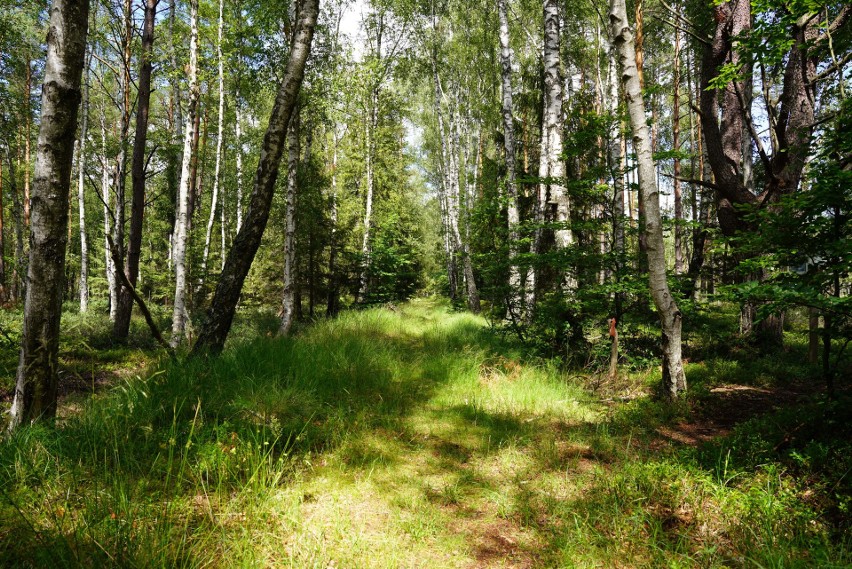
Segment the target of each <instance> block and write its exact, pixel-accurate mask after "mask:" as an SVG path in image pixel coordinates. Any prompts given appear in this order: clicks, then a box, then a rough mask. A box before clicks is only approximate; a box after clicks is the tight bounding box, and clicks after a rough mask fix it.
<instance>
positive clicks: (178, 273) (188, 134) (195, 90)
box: [170, 0, 201, 348]
mask: <svg viewBox="0 0 852 569" xmlns="http://www.w3.org/2000/svg"><path fill="white" fill-rule="evenodd" d="M189 6H190V16H189V22H190V30H191V32H190V38H189V66H188V71H189V104H188V108H187V112H186V123H185V125H184V136H183V163H182V165H181V173H180V189H179V190H178V213H177V220H176V222H175V237H174V263H175V299H174V307H173V310H172V338H171V342H170V343H171V346H172V348H176V347H177V346H178V345H180V343H181V341H182V339H183V336H184V334H185V332H186V322H187V310H186V292H187V291H186V289H187V287H186V273H187V270H186V248H187V242H188V241H189V223H190V211H189V208H190V198H191V196H190V181H191V178H192V177H193V174H192V146H193V145H192V142H193V140H194V139H196V138H197V136H196V131H197V121H196V120H195V118H196V114H197V112H198V100H199V98H200V97H201V89H200V86H199V83H198V0H190V2H189Z"/></svg>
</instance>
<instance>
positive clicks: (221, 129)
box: [199, 0, 225, 287]
mask: <svg viewBox="0 0 852 569" xmlns="http://www.w3.org/2000/svg"><path fill="white" fill-rule="evenodd" d="M224 21H225V20H224V0H219V30H218V35H217V41H216V56H217V58H218V60H219V116H218V126H217V135H216V169H215V171H214V173H213V196H212V197H211V202H210V217H208V218H207V231H206V233H205V235H204V254H203V255H202V257H201V275H200V277H199V283H200V287H203V286H204V279H205V277H206V273H207V258H208V256H209V255H210V240H211V238H212V235H213V222H214V221H215V220H216V208H217V207H219V203H218V202H219V179H220V177H221V171H222V139H223V138H224V133H225V64H224V60H223V58H222V32H223V28H224ZM223 211H224V208H223ZM222 254H223V255H224V254H225V252H224V249H223V250H222Z"/></svg>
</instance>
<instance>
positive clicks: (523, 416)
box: [0, 300, 849, 568]
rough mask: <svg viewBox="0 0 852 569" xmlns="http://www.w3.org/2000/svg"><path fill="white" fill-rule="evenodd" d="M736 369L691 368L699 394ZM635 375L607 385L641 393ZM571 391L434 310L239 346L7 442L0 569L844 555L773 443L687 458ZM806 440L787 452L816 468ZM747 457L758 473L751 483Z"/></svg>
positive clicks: (549, 372)
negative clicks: (16, 568)
mask: <svg viewBox="0 0 852 569" xmlns="http://www.w3.org/2000/svg"><path fill="white" fill-rule="evenodd" d="M741 365H745V364H741V363H727V364H726V363H724V362H723V361H721V360H718V361H717V360H712V362H711V364H710V365H704V364H698V363H692V364H690V365H689V370H688V372H689V374H690V377H691V379H692V381H694V382H695V383H696V384H698V385H699V386H705V387H699V389H698V390H697V392H698V393H699V394H701V396H702V397H703V396H705V395H709V394H710V389H711V387H712V386H715V385H717V384H718V383H719V382H725V381H729V378H732V377H733V378H736V377H738V376H737V374H738V373H739V372H738V369H739V368H738V366H741ZM749 365H750V366H751V368H750V369H753V370H757V372H756V374H755V376H756V377H759V376H760V374H762V373H769V371H768V370H771V369H772V366H773V364H771V363H769V362H763V363H761V362H753V363H751V364H749ZM654 374H655V372H654V371H649V372H643V373H637V374H633V375H631V376H626V377H623V378H620V379H619V382H620V383H619V384H618V385H612V386H608V387H607V389H612V393H631V394H632V393H637V392H639V393H642V392H645V391H647V385H648V382H649V381H652V380H653V377H654ZM582 379H583V378H582V377H581V376H577V375H570V374H568V373H566V371H565V370H564V369H562V368H561V367H560V365H558V363H556V362H552V361H545V360H541V359H539V358H536V357H533V356H530V355H528V354H526V353H525V351H524V350H523V348H522V347H521V346H519V345H518V344H515V343H513V342H512V341H511V340H510V339H507V338H505V337H501V336H499V335H497V334H494V333H493V332H492V331H491V330H489V329H488V327H487V326H486V323H485V321H484V320H483V319H481V318H479V317H476V316H472V315H470V314H460V313H454V312H451V311H450V310H449V309H448V307H446V306H444V305H441V304H439V303H437V302H436V301H433V300H418V301H415V302H411V303H408V304H405V305H401V306H399V307H396V308H395V309H394V310H389V309H372V310H365V311H362V312H348V313H345V314H342V315H341V317H340V318H338V319H336V320H330V321H321V322H318V323H317V324H315V325H314V326H312V327H309V328H306V329H304V330H303V331H302V332H301V333H300V334H299V335H297V336H296V337H294V338H274V337H265V336H263V337H260V338H257V339H255V340H253V341H251V342H249V341H237V342H234V343H233V344H232V347H230V348H229V349H228V350H227V351H226V352H225V353H224V354H223V355H222V357H220V358H218V359H214V360H191V361H184V362H180V363H179V364H176V365H165V366H164V367H162V368H161V369H159V370H157V371H156V372H154V373H152V374H150V376H149V377H148V378H147V379H140V380H130V379H128V380H125V381H124V382H123V383H121V384H119V385H118V386H116V387H115V388H114V389H113V390H112V391H111V392H110V393H109V394H108V395H104V396H101V397H99V398H97V399H96V400H92V401H91V402H90V403H89V404H88V405H87V406H86V407H85V409H83V410H81V411H80V412H78V413H76V414H74V415H73V416H71V417H69V418H68V419H67V420H66V421H64V422H63V424H61V425H60V426H59V428H57V429H55V430H51V429H44V428H34V429H25V430H23V431H21V432H20V433H18V434H16V436H15V437H13V438H11V439H10V440H8V441H6V442H4V443H3V444H2V446H0V488H3V494H2V500H0V538H3V540H2V545H0V564H9V563H10V562H11V561H13V560H15V559H20V558H24V557H26V558H28V559H31V560H32V565H34V566H44V567H48V566H50V567H52V566H63V565H64V566H116V567H123V566H133V565H135V566H184V567H201V566H223V567H224V566H228V567H230V566H251V567H257V566H272V567H388V568H390V567H560V566H561V567H567V566H577V567H584V566H588V567H600V566H648V567H652V566H654V567H655V566H721V565H743V564H751V563H761V564H767V563H768V564H770V565H773V564H774V565H778V563H781V564H784V560H792V561H793V562H794V563H800V564H807V562H808V561H817V560H819V561H820V562H825V563H828V562H834V561H835V560H840V561H848V560H849V559H848V553H843V551H842V550H839V549H836V548H834V546H832V545H831V543H830V542H829V541H828V539H827V537H826V536H827V535H828V533H827V531H828V530H827V529H826V527H827V526H826V525H825V524H824V523H823V522H822V521H821V520H819V518H818V516H817V515H816V513H815V510H814V509H813V508H810V507H802V506H801V505H800V504H798V502H797V500H799V499H800V497H801V496H802V491H803V488H804V486H803V485H802V484H800V483H799V482H797V481H796V480H792V479H791V478H790V477H789V476H786V475H785V473H784V471H783V469H779V468H776V469H775V470H773V469H772V468H769V466H772V463H771V461H772V458H771V456H770V455H769V454H767V453H768V450H767V448H768V449H769V450H771V447H767V446H766V445H765V444H762V443H761V445H758V444H757V443H755V442H752V440H751V439H743V440H742V441H741V442H736V443H734V442H732V443H731V444H732V445H734V444H736V445H738V446H737V447H736V449H735V450H736V451H737V452H731V449H730V448H728V447H724V446H722V447H719V448H715V447H714V448H713V449H710V450H702V449H704V447H701V449H698V450H696V449H693V448H691V447H690V446H688V445H686V446H684V445H683V444H680V443H677V441H674V442H673V441H671V440H669V439H667V438H666V437H665V436H663V435H661V432H668V431H664V430H665V429H669V430H674V429H676V428H678V425H679V424H680V422H682V421H684V420H686V418H687V417H688V416H689V415H690V413H693V411H692V410H691V408H690V407H689V404H688V403H683V404H681V405H675V406H670V405H666V404H663V403H661V402H659V401H655V400H653V399H650V398H648V397H644V396H643V397H638V398H634V397H633V396H631V398H629V400H626V401H622V400H620V399H619V398H618V397H615V396H610V395H609V393H610V392H604V396H603V397H601V396H599V395H597V394H595V393H592V392H591V391H589V390H588V389H587V388H586V387H585V386H584V385H581V384H580V383H579V381H580V380H582ZM589 383H590V384H592V383H593V381H592V380H589ZM732 440H734V441H737V440H739V439H732ZM749 445H750V446H749ZM819 450H820V449H818V448H817V449H812V450H811V451H810V454H803V455H801V456H802V457H803V458H801V461H803V463H804V461H810V462H808V463H807V464H809V465H812V464H817V461H818V460H827V458H824V457H823V455H820V454H819V453H818V451H819ZM827 452H828V451H826V453H827ZM714 453H715V454H714ZM738 453H739V454H738ZM760 453H763V454H760ZM826 453H823V454H825V456H826V457H827V456H828V454H826ZM741 455H742V456H741ZM749 457H751V458H749ZM820 457H823V458H820ZM747 459H749V460H762V461H763V462H760V463H759V464H760V465H763V466H758V467H757V470H756V471H755V470H754V468H752V472H751V473H748V471H747V470H746V468H747V467H746V466H744V465H746V464H747V463H746V462H745V461H746V460H747ZM766 465H769V466H766ZM752 467H753V464H752ZM815 520H819V521H815ZM12 534H14V535H16V536H20V537H19V538H18V539H16V540H14V541H12V540H10V539H8V538H9V536H10V535H12ZM43 544H50V545H51V546H52V547H51V549H45V548H44V547H43ZM844 555H845V556H846V557H844Z"/></svg>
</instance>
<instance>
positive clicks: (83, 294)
mask: <svg viewBox="0 0 852 569" xmlns="http://www.w3.org/2000/svg"><path fill="white" fill-rule="evenodd" d="M91 60H92V56H91V53H90V54H89V57H88V58H87V61H86V63H85V64H84V65H85V78H84V80H83V109H82V113H83V116H82V118H81V123H82V124H81V125H80V153H79V157H78V159H77V167H78V171H77V209H78V215H79V218H80V312H87V311H88V310H89V242H88V238H87V237H86V192H85V189H86V186H85V180H86V142H87V138H88V136H89V65H90V63H91Z"/></svg>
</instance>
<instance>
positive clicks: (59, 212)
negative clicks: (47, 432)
mask: <svg viewBox="0 0 852 569" xmlns="http://www.w3.org/2000/svg"><path fill="white" fill-rule="evenodd" d="M88 15H89V4H88V2H87V0H81V1H70V0H55V1H54V2H53V4H52V5H51V8H50V15H49V23H48V25H49V32H48V34H47V57H46V61H45V67H44V83H43V85H42V100H41V121H40V126H39V133H38V145H37V147H36V163H35V171H34V174H35V175H34V177H33V186H32V195H31V197H32V210H31V212H30V213H31V218H30V262H29V265H28V266H27V290H26V299H25V301H24V319H23V328H22V331H21V352H20V359H19V364H18V370H17V377H16V384H15V396H14V400H13V402H12V408H11V410H10V422H9V428H10V430H12V429H15V428H17V427H18V426H20V425H24V424H27V423H30V422H33V421H37V420H39V419H52V418H53V417H55V416H56V403H57V388H58V383H59V376H58V368H59V330H60V316H61V313H62V291H63V285H64V281H65V279H64V272H65V252H66V248H67V244H68V217H69V216H68V202H69V194H70V190H71V170H72V167H73V161H74V139H75V136H74V135H75V132H76V130H77V112H78V109H79V106H80V99H81V93H80V79H81V76H82V71H83V64H84V61H85V53H86V35H87V32H88Z"/></svg>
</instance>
